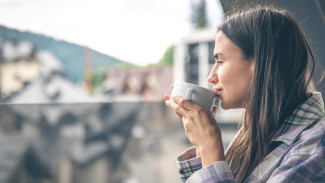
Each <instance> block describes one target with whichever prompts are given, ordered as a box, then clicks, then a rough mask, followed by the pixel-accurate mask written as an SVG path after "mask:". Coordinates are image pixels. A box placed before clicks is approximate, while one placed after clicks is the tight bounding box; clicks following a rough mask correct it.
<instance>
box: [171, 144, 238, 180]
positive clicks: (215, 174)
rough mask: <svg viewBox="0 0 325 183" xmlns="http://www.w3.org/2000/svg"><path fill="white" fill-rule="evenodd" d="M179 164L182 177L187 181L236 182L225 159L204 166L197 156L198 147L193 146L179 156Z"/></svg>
mask: <svg viewBox="0 0 325 183" xmlns="http://www.w3.org/2000/svg"><path fill="white" fill-rule="evenodd" d="M177 166H178V168H179V173H180V175H181V179H182V181H183V182H186V183H198V182H220V183H226V182H227V183H234V182H235V180H234V176H233V174H232V172H231V170H230V168H229V165H228V163H227V162H225V161H219V162H216V163H213V164H211V165H209V166H207V167H204V168H202V162H201V158H200V157H196V149H195V147H192V148H190V149H188V150H186V151H185V152H184V153H183V154H181V155H180V156H179V157H177Z"/></svg>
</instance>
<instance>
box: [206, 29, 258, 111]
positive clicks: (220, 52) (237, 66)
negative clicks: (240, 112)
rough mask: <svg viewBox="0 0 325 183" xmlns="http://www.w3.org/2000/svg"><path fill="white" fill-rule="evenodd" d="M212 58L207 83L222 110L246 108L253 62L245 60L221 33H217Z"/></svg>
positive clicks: (240, 52) (238, 49) (237, 48)
mask: <svg viewBox="0 0 325 183" xmlns="http://www.w3.org/2000/svg"><path fill="white" fill-rule="evenodd" d="M214 57H215V60H216V63H215V65H214V66H213V69H212V70H211V72H210V74H209V77H208V82H209V83H211V84H213V90H214V91H215V92H217V91H220V92H219V94H218V95H217V96H218V98H219V99H221V107H222V108H223V109H231V108H246V107H247V102H245V98H246V97H248V94H249V87H250V83H251V81H252V79H253V73H254V60H253V59H252V60H245V59H244V55H243V54H242V51H241V49H240V48H239V47H238V46H237V45H235V44H234V43H233V42H232V41H231V40H230V39H228V37H227V36H226V35H225V34H224V33H223V32H221V31H219V32H218V33H217V36H216V41H215V48H214Z"/></svg>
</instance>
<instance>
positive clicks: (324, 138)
mask: <svg viewBox="0 0 325 183" xmlns="http://www.w3.org/2000/svg"><path fill="white" fill-rule="evenodd" d="M290 152H291V153H290V155H300V156H301V155H312V154H313V155H315V153H316V154H319V155H320V156H322V157H324V158H325V116H322V117H321V118H320V119H318V120H317V121H316V122H315V123H314V124H313V125H311V126H310V127H308V128H306V129H305V130H304V131H302V133H301V134H300V135H299V136H298V138H297V140H296V142H295V143H294V144H293V146H292V149H291V150H290Z"/></svg>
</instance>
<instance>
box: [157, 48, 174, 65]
mask: <svg viewBox="0 0 325 183" xmlns="http://www.w3.org/2000/svg"><path fill="white" fill-rule="evenodd" d="M174 50H175V46H174V45H172V46H170V47H168V48H167V49H166V51H165V53H164V55H163V57H162V58H161V59H160V60H159V62H158V63H157V65H158V66H165V65H173V62H174Z"/></svg>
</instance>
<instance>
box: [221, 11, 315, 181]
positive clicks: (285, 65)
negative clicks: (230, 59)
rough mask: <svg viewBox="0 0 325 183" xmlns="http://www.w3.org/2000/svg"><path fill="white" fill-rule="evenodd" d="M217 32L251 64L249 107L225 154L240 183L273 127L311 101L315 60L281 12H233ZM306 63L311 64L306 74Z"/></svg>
mask: <svg viewBox="0 0 325 183" xmlns="http://www.w3.org/2000/svg"><path fill="white" fill-rule="evenodd" d="M219 31H222V32H223V33H224V34H225V35H226V36H227V37H228V38H229V39H230V40H231V41H233V42H234V43H235V44H236V45H237V46H238V47H239V48H240V49H241V51H242V53H243V55H244V58H245V59H246V60H247V61H249V60H252V59H253V60H254V61H255V63H254V65H255V69H254V76H253V80H252V82H251V87H250V90H249V91H248V92H249V93H250V94H249V95H248V96H249V97H248V98H247V101H248V103H249V105H248V107H247V108H246V111H245V115H244V117H243V120H242V121H241V123H240V129H241V130H240V132H239V134H238V136H237V137H236V138H235V139H234V141H233V143H232V144H231V146H230V147H229V149H228V150H227V152H226V161H227V162H228V163H229V165H230V168H231V170H232V171H233V174H234V176H235V180H236V182H243V181H244V180H245V178H247V176H248V175H250V174H251V173H252V171H253V169H254V168H255V167H256V166H257V165H258V164H259V163H260V162H261V160H262V159H263V158H264V157H265V156H266V155H267V154H268V153H269V152H270V144H271V139H272V136H273V134H274V133H275V131H276V130H277V129H278V127H279V126H280V125H281V124H282V122H283V121H284V120H285V119H286V118H287V117H288V116H290V115H291V113H292V112H293V110H294V109H295V108H296V107H297V106H298V105H299V104H301V103H302V102H303V101H305V100H306V99H307V98H308V97H309V96H310V94H311V90H312V88H311V87H310V86H311V85H312V82H311V80H312V79H311V78H312V74H313V72H314V67H315V66H314V65H315V64H314V62H315V61H314V56H313V54H312V52H311V48H310V47H309V45H308V42H307V41H306V38H305V36H304V35H303V32H302V30H301V28H300V27H299V25H298V23H297V22H296V20H295V18H294V17H293V15H291V13H289V12H288V11H286V10H279V9H275V8H270V7H258V8H254V9H250V10H248V11H245V12H242V13H236V14H234V15H231V16H230V17H228V18H227V19H226V21H225V22H224V23H223V24H222V25H221V26H220V27H219ZM309 57H310V58H311V59H309ZM309 60H312V62H313V64H312V67H311V69H310V74H309Z"/></svg>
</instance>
